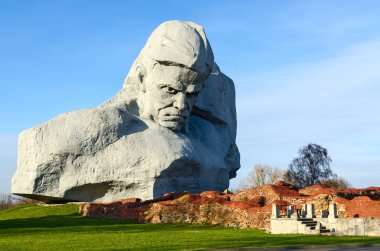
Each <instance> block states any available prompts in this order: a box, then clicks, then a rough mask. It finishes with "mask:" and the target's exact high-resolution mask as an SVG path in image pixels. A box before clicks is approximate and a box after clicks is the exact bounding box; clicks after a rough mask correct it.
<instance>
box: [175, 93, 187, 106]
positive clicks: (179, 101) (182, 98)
mask: <svg viewBox="0 0 380 251" xmlns="http://www.w3.org/2000/svg"><path fill="white" fill-rule="evenodd" d="M174 107H176V108H178V109H179V110H184V109H185V108H186V94H184V93H182V92H178V93H177V95H176V97H175V101H174Z"/></svg>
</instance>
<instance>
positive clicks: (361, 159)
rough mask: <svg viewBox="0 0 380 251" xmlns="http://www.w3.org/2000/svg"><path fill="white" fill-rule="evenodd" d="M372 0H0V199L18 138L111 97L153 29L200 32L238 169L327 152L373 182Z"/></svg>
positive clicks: (336, 165)
mask: <svg viewBox="0 0 380 251" xmlns="http://www.w3.org/2000/svg"><path fill="white" fill-rule="evenodd" d="M379 12H380V1H376V0H372V1H369V0H342V1H339V0H330V1H322V0H313V1H307V0H284V1H280V0H276V1H275V0H266V1H248V0H247V1H221V0H218V1H214V0H210V1H164V0H161V1H150V2H149V1H116V0H113V1H105V0H104V1H95V0H88V1H84V0H76V1H74V0H70V1H69V0H62V1H48V0H46V1H38V0H36V1H18V0H0V35H1V39H0V87H1V88H0V118H1V123H0V193H8V192H10V179H11V176H12V174H13V172H14V171H15V168H16V160H17V137H18V134H19V133H20V131H22V130H24V129H27V128H30V127H33V126H35V125H37V124H39V123H41V122H44V121H46V120H49V119H51V118H53V117H55V116H57V115H59V114H61V113H63V112H66V111H71V110H76V109H80V108H88V107H95V106H97V105H98V104H100V103H102V102H103V101H105V100H107V99H109V98H110V97H112V96H113V95H114V94H115V93H116V92H117V91H118V90H120V88H121V86H122V83H123V80H124V77H125V76H126V75H127V73H128V71H129V68H130V66H131V64H132V62H133V60H134V59H135V58H136V56H137V55H138V53H139V51H140V49H141V48H142V47H143V46H144V43H145V41H146V39H147V38H148V36H149V34H150V33H151V32H152V31H153V30H154V28H155V27H157V26H158V25H159V24H160V23H161V22H163V21H166V20H173V19H180V20H186V21H193V22H196V23H198V24H200V25H202V26H204V28H205V30H206V33H207V35H208V38H209V40H210V43H211V46H212V48H213V51H214V54H215V59H216V61H217V62H218V64H219V66H220V68H221V70H222V71H223V72H224V73H225V74H227V75H228V76H230V77H231V78H232V79H233V80H234V81H235V87H236V98H237V113H238V137H237V144H238V146H239V148H240V152H241V165H242V168H241V170H240V171H239V172H238V176H237V178H236V179H234V180H233V181H232V183H231V184H232V186H236V184H238V183H239V180H240V179H241V178H243V177H244V175H246V174H247V172H248V171H249V169H250V168H251V167H252V166H254V165H255V164H258V163H262V164H268V165H272V166H278V167H281V168H284V169H285V168H287V166H288V164H289V163H290V162H291V160H292V159H293V158H294V157H296V155H297V151H298V148H300V147H301V146H304V145H306V144H308V143H317V144H320V145H322V146H324V147H325V148H327V149H328V150H329V153H330V156H331V158H332V160H333V162H332V168H333V171H335V172H336V173H337V174H338V175H341V176H343V177H345V178H346V179H347V180H348V181H350V182H351V183H352V184H353V185H354V186H355V187H366V186H370V185H375V186H380V182H379V180H380V67H379V66H380V29H379V27H380V17H379Z"/></svg>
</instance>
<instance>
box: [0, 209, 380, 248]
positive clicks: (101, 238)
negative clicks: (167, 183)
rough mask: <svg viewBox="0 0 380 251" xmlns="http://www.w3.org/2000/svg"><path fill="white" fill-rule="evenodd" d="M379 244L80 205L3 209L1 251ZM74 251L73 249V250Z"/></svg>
mask: <svg viewBox="0 0 380 251" xmlns="http://www.w3.org/2000/svg"><path fill="white" fill-rule="evenodd" d="M374 243H380V237H329V236H312V235H270V234H266V233H264V232H263V231H260V230H241V229H232V228H222V227H217V226H210V225H190V224H157V225H155V224H136V223H133V222H127V221H121V220H116V219H93V218H88V217H81V216H79V215H78V206H77V205H72V204H70V205H59V206H38V205H21V206H18V207H15V208H11V209H7V210H2V211H0V250H25V249H27V250H69V249H71V250H78V249H80V250H87V249H88V250H105V249H106V250H110V249H112V250H117V249H119V250H120V249H124V250H125V249H142V250H144V249H150V250H178V249H215V248H232V247H262V246H297V245H324V244H326V245H335V244H336V245H344V244H374ZM71 250H70V251H71Z"/></svg>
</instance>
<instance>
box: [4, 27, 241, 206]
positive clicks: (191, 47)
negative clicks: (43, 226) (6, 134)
mask: <svg viewBox="0 0 380 251" xmlns="http://www.w3.org/2000/svg"><path fill="white" fill-rule="evenodd" d="M234 96H235V92H234V85H233V82H232V81H231V80H230V79H229V78H228V77H226V76H225V75H224V74H223V73H221V72H220V70H219V67H218V66H217V65H216V64H215V63H214V56H213V52H212V50H211V47H210V44H209V42H208V40H207V38H206V35H205V32H204V30H203V28H202V27H201V26H199V25H197V24H194V23H191V22H183V21H168V22H165V23H163V24H161V25H160V26H159V27H158V28H157V29H156V30H155V31H153V33H152V35H151V36H150V37H149V39H148V41H147V43H146V45H145V46H144V48H143V49H142V50H141V52H140V54H139V56H138V57H137V59H136V60H135V62H134V63H133V65H132V67H131V70H130V72H129V74H128V76H127V78H126V80H125V82H124V86H123V88H122V90H121V91H120V92H119V93H118V94H117V95H116V96H115V97H113V98H111V99H110V100H108V101H107V102H105V103H103V104H101V105H100V106H99V107H98V108H94V109H86V110H79V111H73V112H69V113H65V114H62V115H60V116H58V117H56V118H54V119H52V120H50V121H48V122H46V123H43V124H41V125H38V126H36V127H34V128H31V129H29V130H26V131H24V132H22V133H21V134H20V139H19V152H18V167H17V170H16V173H15V175H14V177H13V182H12V192H13V193H15V194H19V195H22V196H26V197H30V198H34V199H39V200H44V201H60V200H64V201H65V200H66V201H67V200H72V201H113V200H117V199H121V198H127V197H140V198H142V199H150V198H155V197H159V196H162V195H163V194H164V193H167V192H174V191H188V192H202V191H204V190H224V189H226V188H228V184H229V179H231V178H233V177H235V175H236V170H237V169H239V167H240V164H239V152H238V150H237V147H236V145H235V137H236V113H235V97H234Z"/></svg>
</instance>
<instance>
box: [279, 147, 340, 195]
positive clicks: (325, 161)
mask: <svg viewBox="0 0 380 251" xmlns="http://www.w3.org/2000/svg"><path fill="white" fill-rule="evenodd" d="M298 153H299V156H298V157H297V158H295V159H293V161H292V162H291V163H290V165H289V168H288V169H287V171H286V174H285V181H287V182H290V183H293V184H294V185H296V186H298V187H299V188H304V187H307V186H311V185H315V184H318V183H320V182H321V181H322V180H327V179H331V178H332V179H335V178H336V175H335V174H334V173H333V172H332V171H331V168H330V163H331V158H330V156H329V155H328V152H327V149H326V148H323V147H321V146H320V145H317V144H308V145H307V146H304V147H302V148H300V149H299V151H298Z"/></svg>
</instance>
